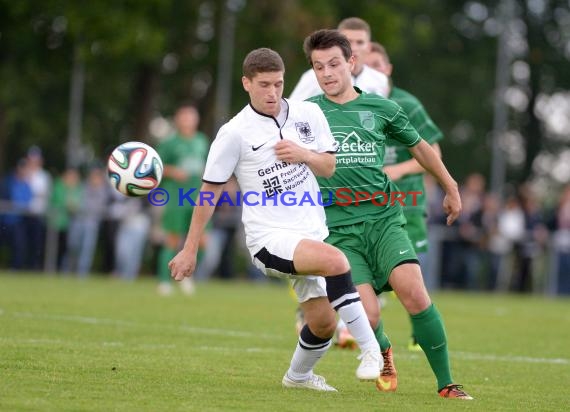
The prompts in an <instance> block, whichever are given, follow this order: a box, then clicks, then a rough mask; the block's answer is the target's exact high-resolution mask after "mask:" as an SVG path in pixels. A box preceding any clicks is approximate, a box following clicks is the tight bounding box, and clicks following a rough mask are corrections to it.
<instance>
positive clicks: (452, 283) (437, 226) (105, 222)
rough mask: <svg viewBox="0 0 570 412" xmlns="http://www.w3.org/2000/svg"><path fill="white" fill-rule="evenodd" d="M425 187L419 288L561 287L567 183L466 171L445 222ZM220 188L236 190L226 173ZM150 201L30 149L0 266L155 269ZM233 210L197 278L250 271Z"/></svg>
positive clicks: (225, 214) (5, 229) (10, 203)
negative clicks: (496, 184)
mask: <svg viewBox="0 0 570 412" xmlns="http://www.w3.org/2000/svg"><path fill="white" fill-rule="evenodd" d="M426 188H427V192H428V193H427V194H428V203H429V206H428V210H429V212H428V220H429V227H430V230H429V236H430V239H429V240H430V251H429V257H428V266H427V269H426V271H425V272H426V273H425V276H426V284H427V286H428V287H429V288H431V289H440V288H443V289H469V290H486V291H514V292H535V293H545V292H546V293H551V294H570V185H567V186H566V187H564V188H563V190H561V191H560V193H559V195H558V199H557V203H556V204H555V206H554V207H552V208H544V207H543V206H542V203H541V199H540V198H538V197H537V196H536V195H535V193H534V192H533V190H532V189H531V187H530V186H529V185H522V186H520V187H518V188H516V189H514V190H512V192H509V193H505V194H504V195H503V196H502V198H500V197H498V196H497V195H496V194H493V193H490V192H488V191H487V190H486V187H485V179H484V177H483V176H482V175H480V174H472V175H470V176H468V177H467V178H466V179H465V180H464V182H462V184H461V194H462V200H463V213H462V215H461V217H460V219H459V220H458V221H457V222H456V223H455V224H454V225H453V226H451V227H447V226H445V216H444V215H443V214H442V208H441V201H442V198H441V196H442V195H441V192H440V190H439V188H438V187H437V185H435V184H434V182H433V181H431V180H430V179H429V178H428V179H427V180H426ZM226 189H227V191H228V192H229V193H235V191H236V190H238V188H237V186H236V183H235V182H234V181H230V182H229V183H228V187H227V188H226ZM160 209H161V208H157V207H150V205H149V204H148V202H147V200H146V198H144V197H142V198H129V197H125V196H123V195H121V194H119V193H118V192H117V191H115V190H113V189H112V188H111V185H110V184H109V183H108V179H107V172H106V169H105V168H103V167H102V166H100V165H99V166H93V167H91V168H89V169H88V170H86V171H83V172H80V171H79V170H76V169H67V170H65V171H63V172H62V173H61V174H60V175H58V176H52V175H50V173H48V172H47V171H46V169H45V167H44V165H43V157H42V153H41V150H40V149H39V148H38V147H32V148H30V149H29V151H28V152H27V154H26V156H25V157H24V158H22V159H21V160H19V161H18V162H17V165H16V167H15V169H14V170H13V171H12V172H11V173H9V174H8V175H6V176H2V177H1V178H0V267H1V268H4V269H10V270H13V271H47V272H51V273H69V274H74V275H76V276H80V277H82V276H83V277H84V276H89V274H91V273H108V274H111V275H112V276H117V277H120V278H123V279H129V280H133V279H135V278H137V277H138V276H139V275H140V274H141V273H142V274H144V275H147V276H155V275H156V263H157V262H156V255H157V254H158V250H159V248H160V245H161V244H162V241H163V239H162V236H163V235H164V234H163V233H161V228H160V224H159V223H158V222H159V221H160V216H159V214H160V212H161V211H160ZM240 214H241V210H239V208H237V207H234V206H228V204H227V203H226V204H224V206H223V207H219V208H218V209H217V210H216V213H215V216H214V220H213V227H212V228H211V229H210V232H209V236H208V242H207V247H206V248H205V254H204V256H203V259H202V261H201V263H200V265H199V268H198V271H197V273H196V278H197V280H201V281H205V280H208V279H210V278H212V277H218V278H222V279H234V278H249V279H259V278H260V276H259V274H258V273H253V272H251V271H252V269H251V266H250V265H249V264H248V263H247V262H248V257H247V253H246V252H245V248H244V247H243V232H242V227H241V221H240ZM248 271H250V273H247V272H248Z"/></svg>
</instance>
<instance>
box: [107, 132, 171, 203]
mask: <svg viewBox="0 0 570 412" xmlns="http://www.w3.org/2000/svg"><path fill="white" fill-rule="evenodd" d="M163 169H164V167H163V165H162V160H161V159H160V156H159V155H158V153H156V150H154V149H153V148H152V147H150V146H149V145H147V144H145V143H142V142H127V143H123V144H122V145H120V146H118V147H117V148H115V150H113V152H112V153H111V155H110V156H109V161H108V162H107V173H108V175H109V180H110V182H111V184H112V185H113V187H114V188H115V189H117V190H118V191H119V192H121V193H122V194H124V195H125V196H144V195H146V194H148V192H150V191H151V190H152V189H155V188H156V187H157V186H158V185H159V184H160V181H161V179H162V171H163Z"/></svg>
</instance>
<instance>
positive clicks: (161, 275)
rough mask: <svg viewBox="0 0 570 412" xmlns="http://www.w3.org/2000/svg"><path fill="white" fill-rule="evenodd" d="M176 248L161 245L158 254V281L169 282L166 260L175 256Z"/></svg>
mask: <svg viewBox="0 0 570 412" xmlns="http://www.w3.org/2000/svg"><path fill="white" fill-rule="evenodd" d="M176 253H177V252H176V250H174V249H169V248H167V247H164V246H163V247H162V249H160V252H159V254H158V268H157V272H158V281H159V282H170V269H169V268H168V262H170V261H171V260H172V259H174V256H176Z"/></svg>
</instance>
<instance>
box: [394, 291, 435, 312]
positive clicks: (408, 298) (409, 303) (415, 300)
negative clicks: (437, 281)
mask: <svg viewBox="0 0 570 412" xmlns="http://www.w3.org/2000/svg"><path fill="white" fill-rule="evenodd" d="M400 300H401V301H402V304H403V305H404V306H405V307H406V309H407V310H408V312H409V313H411V314H415V313H420V312H422V311H424V310H426V309H427V308H428V307H429V305H431V299H430V297H429V295H428V294H427V291H426V290H425V288H423V287H422V288H420V287H413V288H410V290H408V293H406V294H405V297H404V299H400Z"/></svg>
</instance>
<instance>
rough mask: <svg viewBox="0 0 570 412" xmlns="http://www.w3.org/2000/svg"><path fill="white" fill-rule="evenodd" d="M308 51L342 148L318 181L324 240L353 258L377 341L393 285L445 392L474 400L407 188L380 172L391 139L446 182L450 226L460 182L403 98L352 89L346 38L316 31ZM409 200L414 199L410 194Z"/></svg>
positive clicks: (390, 378)
mask: <svg viewBox="0 0 570 412" xmlns="http://www.w3.org/2000/svg"><path fill="white" fill-rule="evenodd" d="M304 51H305V54H306V56H307V58H308V59H309V62H310V64H311V66H312V67H313V70H314V71H315V74H316V76H317V79H318V82H319V85H320V86H321V88H322V89H323V91H324V95H320V96H317V97H314V98H312V99H310V100H311V101H313V102H314V103H317V104H318V105H319V106H320V107H321V109H322V110H323V112H324V114H325V117H326V118H327V120H328V122H329V126H330V128H331V131H332V133H333V136H334V137H335V139H336V140H337V142H338V145H339V148H338V149H339V150H338V152H337V158H336V159H337V161H336V173H335V174H334V175H333V176H332V177H330V178H318V181H319V185H320V186H321V191H322V195H323V203H324V204H325V205H326V207H325V212H326V217H327V225H328V227H329V233H330V234H329V237H328V238H327V239H326V241H327V242H328V243H330V244H331V245H334V246H336V247H337V248H339V249H340V250H342V251H343V252H344V253H345V255H346V256H347V257H348V259H349V262H350V264H351V267H352V268H353V272H352V273H353V280H354V284H355V285H357V289H358V291H359V293H360V296H361V299H362V303H363V304H364V307H365V310H366V313H367V316H368V319H369V321H370V324H371V326H372V328H373V329H374V331H375V334H376V336H377V339H378V341H379V342H380V341H381V340H382V339H385V338H386V336H385V334H384V333H383V330H382V324H379V323H378V319H379V308H378V300H377V298H376V295H377V294H378V293H380V292H382V291H383V290H394V291H395V293H396V295H397V296H398V298H399V299H400V301H401V303H402V305H403V306H404V308H405V309H406V310H407V311H408V313H409V314H410V317H411V322H412V325H413V331H414V336H416V338H417V340H418V343H419V344H420V346H421V347H422V349H423V351H424V353H425V354H426V357H427V359H428V362H429V364H430V366H431V368H432V370H433V372H434V373H435V375H436V378H437V391H438V393H439V395H440V396H442V397H445V398H457V399H472V397H471V396H469V395H468V394H467V393H465V392H464V391H463V390H462V386H461V385H458V384H456V383H454V381H453V378H452V376H451V368H450V363H449V354H448V349H447V336H446V331H445V327H444V324H443V321H442V318H441V315H440V313H439V311H438V310H437V308H436V307H435V305H434V304H433V303H432V302H431V299H430V297H429V294H428V292H427V290H426V288H425V286H424V282H423V278H422V273H421V269H420V266H419V264H418V263H419V262H418V260H417V256H416V253H415V251H414V248H413V246H412V243H411V242H410V239H409V237H408V234H407V232H406V231H405V229H404V225H405V222H406V220H405V217H404V215H403V212H402V207H401V205H400V201H399V200H398V199H400V200H402V193H401V192H399V191H398V188H397V187H396V186H395V185H394V183H392V182H391V180H390V179H389V178H388V176H387V175H386V173H384V172H383V170H382V168H383V159H384V150H385V146H386V139H387V137H388V136H390V137H392V138H394V139H396V140H398V141H399V142H400V143H402V144H403V145H405V146H407V147H408V148H409V150H410V152H411V153H412V155H413V156H414V158H415V159H416V160H417V161H418V162H419V163H420V164H421V165H422V167H423V168H424V169H425V170H427V171H428V172H430V173H431V174H432V175H433V176H434V177H435V178H436V179H437V181H438V182H439V184H440V185H441V186H442V188H443V190H444V191H445V197H444V200H443V208H444V210H445V213H446V215H447V223H448V224H452V223H453V222H454V221H455V220H456V219H457V217H458V216H459V213H460V212H461V199H460V197H459V191H458V189H457V183H456V182H455V180H454V179H453V178H452V177H451V175H450V174H449V173H448V171H447V169H446V168H445V165H444V164H443V162H442V161H441V159H440V157H439V156H438V155H437V153H436V152H435V151H434V150H433V149H432V148H431V146H430V145H429V143H427V142H426V141H425V140H423V139H422V138H421V137H420V135H419V134H418V132H417V131H416V130H415V129H414V128H413V127H412V126H411V124H410V122H409V120H408V118H407V116H406V114H405V113H404V111H403V110H402V108H401V107H400V106H399V105H398V104H397V103H395V102H394V101H392V100H388V99H385V98H382V97H380V96H377V95H373V94H366V93H363V92H362V91H361V90H360V89H358V88H355V87H353V86H352V82H351V78H350V72H351V67H352V65H353V64H354V57H353V56H352V51H351V48H350V43H349V41H348V39H347V38H346V37H345V36H343V35H342V34H341V33H340V32H338V31H337V30H319V31H316V32H314V33H313V34H311V35H310V36H308V37H307V38H306V39H305V43H304ZM403 200H404V201H405V202H409V201H412V202H413V196H412V194H410V196H404V199H403ZM390 352H391V349H389V350H387V351H386V353H385V354H384V355H385V358H384V368H383V369H382V371H381V374H380V377H379V378H378V381H377V387H378V389H379V390H382V391H389V390H394V389H395V385H397V375H396V373H395V371H394V370H393V368H392V367H391V366H392V364H391V362H390V359H391V353H390ZM386 360H388V362H387V361H386Z"/></svg>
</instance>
